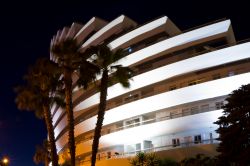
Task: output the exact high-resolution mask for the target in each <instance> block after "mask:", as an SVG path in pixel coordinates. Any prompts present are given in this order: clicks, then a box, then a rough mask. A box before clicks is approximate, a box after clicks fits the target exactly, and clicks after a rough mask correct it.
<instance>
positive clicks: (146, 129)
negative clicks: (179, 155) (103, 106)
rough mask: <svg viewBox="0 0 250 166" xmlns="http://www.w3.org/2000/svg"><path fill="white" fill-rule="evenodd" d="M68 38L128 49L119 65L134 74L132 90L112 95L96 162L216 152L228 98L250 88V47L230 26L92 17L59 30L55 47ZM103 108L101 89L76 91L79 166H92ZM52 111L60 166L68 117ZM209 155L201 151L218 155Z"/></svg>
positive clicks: (116, 90)
mask: <svg viewBox="0 0 250 166" xmlns="http://www.w3.org/2000/svg"><path fill="white" fill-rule="evenodd" d="M68 37H71V38H75V39H77V41H78V42H79V44H80V45H81V51H84V50H86V48H88V47H90V46H94V45H98V44H100V43H102V42H103V41H106V42H108V43H109V44H108V45H109V47H110V48H111V49H112V50H115V49H117V48H123V49H124V51H126V53H127V56H126V57H125V58H124V59H121V60H120V62H119V63H120V64H122V65H123V66H130V67H131V68H132V69H134V71H135V76H134V77H133V79H132V81H131V87H130V88H129V89H124V88H122V87H121V86H120V85H118V84H115V85H113V86H111V87H109V89H108V97H107V98H108V101H107V102H108V104H107V111H106V114H105V120H104V125H103V131H102V137H101V139H100V146H99V154H98V159H103V158H105V159H106V158H113V157H114V156H116V157H121V156H123V157H126V156H131V155H134V154H135V153H136V152H138V151H156V152H161V151H164V152H166V153H167V151H169V150H171V149H177V150H178V149H179V150H180V149H183V148H186V147H187V146H188V147H199V146H203V145H208V146H207V147H215V145H214V144H216V143H218V142H217V141H216V140H215V138H217V137H218V134H217V133H216V132H215V129H216V128H217V126H216V125H215V124H213V122H215V121H216V120H217V119H218V117H219V116H221V115H222V109H221V105H222V104H223V102H224V99H225V98H226V97H227V95H228V94H229V93H231V92H232V91H233V90H234V89H237V88H239V87H240V86H241V85H243V84H248V83H250V72H249V71H250V61H249V60H250V59H249V58H250V42H248V41H244V42H240V43H239V42H236V41H235V37H234V33H233V30H232V26H231V21H230V20H218V21H215V22H213V23H209V24H206V25H203V26H199V27H196V28H194V29H192V30H187V31H181V30H180V29H179V28H178V27H177V26H176V25H175V24H173V22H172V21H171V20H170V19H169V18H168V17H166V16H162V17H160V18H157V19H155V20H153V21H150V22H148V23H145V24H143V25H137V23H136V22H135V21H133V20H131V19H130V18H128V17H126V16H124V15H121V16H119V17H118V18H116V19H114V20H113V21H111V22H106V21H104V20H102V19H99V18H96V17H93V18H92V19H91V20H90V21H88V22H87V23H86V24H85V25H81V24H77V23H73V24H72V26H71V27H65V28H63V29H62V30H59V31H58V33H57V34H56V35H55V36H54V37H53V39H52V41H51V46H53V45H54V44H56V43H57V42H59V41H61V40H64V39H65V38H68ZM98 102H99V93H98V92H97V91H96V89H93V88H90V89H89V90H87V91H84V90H82V89H81V88H75V89H74V93H73V104H74V117H75V139H76V153H77V154H76V155H77V160H78V163H81V165H84V164H86V163H87V162H88V160H89V159H90V155H91V145H92V138H93V131H94V128H95V123H96V117H97V116H96V114H97V106H98ZM51 111H52V114H53V123H54V131H55V137H56V145H57V150H58V153H59V155H60V161H63V160H65V157H66V156H67V155H68V151H67V141H68V134H67V129H66V125H67V120H66V115H65V114H66V113H65V111H64V110H63V109H61V108H58V107H56V106H54V107H53V109H52V110H51ZM201 149H202V148H201ZM208 149H209V148H205V150H204V149H203V152H204V153H210V152H211V153H213V152H215V150H214V148H212V149H213V150H210V151H209V150H208ZM206 150H207V151H206ZM199 152H200V151H199Z"/></svg>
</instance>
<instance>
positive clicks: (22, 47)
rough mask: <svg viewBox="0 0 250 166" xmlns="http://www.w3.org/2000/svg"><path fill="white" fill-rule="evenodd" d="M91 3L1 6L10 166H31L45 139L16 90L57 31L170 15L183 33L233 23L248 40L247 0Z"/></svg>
mask: <svg viewBox="0 0 250 166" xmlns="http://www.w3.org/2000/svg"><path fill="white" fill-rule="evenodd" d="M86 1H87V0H82V1H76V0H75V1H74V0H67V1H63V0H62V1H53V2H52V0H51V2H46V1H40V2H37V1H31V2H28V1H25V2H24V0H17V2H15V1H11V0H8V2H7V0H6V2H4V1H1V2H0V24H1V25H0V33H1V34H0V42H1V43H0V55H1V56H0V59H1V60H0V63H1V64H0V76H1V79H0V157H1V156H3V155H7V156H9V157H10V160H11V164H10V165H11V166H32V165H35V164H34V163H33V161H32V157H33V153H34V151H35V145H36V144H40V143H41V142H42V140H43V139H44V138H45V137H46V131H45V126H44V124H43V121H42V120H38V119H36V118H35V116H34V114H33V113H30V112H21V111H19V110H17V109H16V106H15V103H14V98H15V94H14V93H13V87H14V86H15V85H18V84H21V83H22V76H23V75H24V73H25V72H26V70H27V67H28V66H29V65H31V64H33V63H34V62H35V60H36V59H37V58H38V57H41V56H49V42H50V39H51V37H52V36H53V35H54V34H55V33H56V31H57V30H58V29H59V28H62V27H63V26H66V25H68V26H69V25H71V23H72V22H74V21H76V22H81V23H86V22H87V21H88V20H89V19H90V18H91V17H92V16H98V17H100V18H103V19H105V20H107V21H111V20H112V19H115V18H116V17H118V16H119V15H120V14H125V15H127V16H129V17H130V18H132V19H133V20H135V21H136V22H138V23H140V24H141V23H144V22H146V21H150V20H152V19H155V18H156V17H159V16H162V15H167V16H168V17H169V18H170V19H171V20H172V21H173V22H174V23H175V24H176V25H177V26H179V28H180V29H181V30H185V29H188V28H192V27H194V26H198V25H201V24H204V23H207V22H210V21H214V20H217V19H221V18H224V17H226V18H230V19H231V20H232V24H233V29H234V32H235V35H236V39H237V40H242V39H246V38H249V37H250V21H249V15H250V14H249V8H250V5H249V4H247V0H237V1H236V0H230V1H229V0H228V1H224V2H223V1H222V0H217V1H207V0H200V1H193V0H182V1H181V0H171V1H169V0H165V1H159V0H127V1H125V0H106V1H105V0H103V1H97V0H88V1H89V2H86Z"/></svg>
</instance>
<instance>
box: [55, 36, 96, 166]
mask: <svg viewBox="0 0 250 166" xmlns="http://www.w3.org/2000/svg"><path fill="white" fill-rule="evenodd" d="M79 48H80V46H79V45H78V44H77V41H76V40H75V39H71V38H68V39H65V40H63V41H61V42H59V43H58V44H56V45H54V46H53V47H52V49H51V52H52V54H53V56H54V57H55V59H56V61H57V64H58V66H59V67H60V68H61V69H62V70H61V71H62V73H61V74H62V76H63V79H62V80H63V83H64V88H65V103H66V108H65V109H66V113H67V121H68V130H69V131H68V136H69V140H68V143H69V151H70V156H71V165H72V166H75V138H74V114H73V104H72V90H73V87H72V83H73V80H72V76H73V73H75V72H76V73H77V74H78V76H79V79H78V80H77V81H76V83H77V85H78V86H83V87H84V88H87V86H88V83H89V82H91V81H92V80H94V79H95V74H96V73H97V72H98V68H97V67H96V66H95V65H93V64H91V63H89V62H88V61H87V58H88V57H87V56H86V54H83V53H81V52H80V51H79Z"/></svg>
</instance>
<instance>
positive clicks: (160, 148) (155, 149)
mask: <svg viewBox="0 0 250 166" xmlns="http://www.w3.org/2000/svg"><path fill="white" fill-rule="evenodd" d="M218 143H219V141H218V140H217V138H211V139H205V140H200V141H199V142H197V141H191V142H183V143H180V144H178V145H176V144H169V145H165V146H158V147H152V148H147V149H142V150H136V151H131V152H125V153H121V154H120V153H116V154H113V155H103V156H101V157H99V156H97V161H100V160H110V159H121V158H128V159H129V158H131V157H134V156H135V155H136V154H137V153H139V152H143V153H154V152H159V151H164V150H171V149H178V148H187V147H191V146H199V145H207V144H218ZM89 162H90V160H82V161H80V164H82V165H84V164H87V163H89Z"/></svg>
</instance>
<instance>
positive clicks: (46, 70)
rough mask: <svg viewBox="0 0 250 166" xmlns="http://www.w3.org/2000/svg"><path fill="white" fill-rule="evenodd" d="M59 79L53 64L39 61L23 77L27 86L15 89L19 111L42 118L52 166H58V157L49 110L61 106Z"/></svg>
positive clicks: (45, 60) (46, 60)
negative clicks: (33, 112) (28, 112)
mask: <svg viewBox="0 0 250 166" xmlns="http://www.w3.org/2000/svg"><path fill="white" fill-rule="evenodd" d="M59 77H60V72H59V71H58V68H57V65H56V64H55V63H54V62H52V61H50V60H48V59H46V58H43V59H39V60H38V61H37V62H36V64H35V65H34V66H33V67H32V68H30V69H29V72H28V74H27V75H26V76H25V80H26V81H27V85H26V86H20V87H18V88H16V92H17V93H18V94H17V97H16V101H15V102H16V104H17V107H18V108H19V109H20V110H28V111H35V114H36V115H37V117H38V118H44V120H45V124H46V128H47V131H48V136H49V148H50V151H51V160H52V165H53V166H58V156H57V150H56V145H55V136H54V130H53V124H52V116H51V112H50V109H51V107H52V105H53V104H54V103H57V104H59V105H61V106H62V105H63V97H62V96H61V94H58V92H59V91H58V85H59V84H60V81H59Z"/></svg>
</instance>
